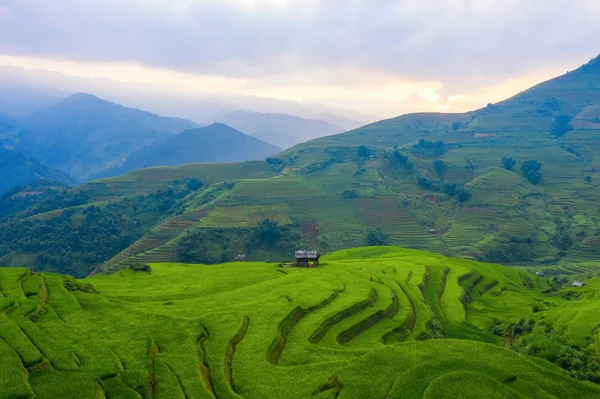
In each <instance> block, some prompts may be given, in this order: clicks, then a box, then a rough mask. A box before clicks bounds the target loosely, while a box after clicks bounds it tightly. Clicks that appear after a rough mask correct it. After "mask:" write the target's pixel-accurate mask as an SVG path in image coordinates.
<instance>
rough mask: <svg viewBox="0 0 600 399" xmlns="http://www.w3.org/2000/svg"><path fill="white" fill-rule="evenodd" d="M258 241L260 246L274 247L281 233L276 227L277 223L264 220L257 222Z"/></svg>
mask: <svg viewBox="0 0 600 399" xmlns="http://www.w3.org/2000/svg"><path fill="white" fill-rule="evenodd" d="M257 232H258V240H259V241H260V242H261V243H262V244H267V245H274V244H276V243H277V241H279V238H280V237H281V233H280V232H279V228H278V226H277V222H274V221H272V220H269V219H265V220H263V221H262V222H258V231H257Z"/></svg>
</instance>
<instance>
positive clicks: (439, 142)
mask: <svg viewBox="0 0 600 399" xmlns="http://www.w3.org/2000/svg"><path fill="white" fill-rule="evenodd" d="M599 110H600V81H598V79H596V75H595V73H587V72H585V73H580V71H573V72H570V73H569V74H567V75H563V76H560V77H558V78H555V79H552V80H550V81H547V82H544V83H541V84H539V85H536V86H535V87H533V88H531V89H529V90H526V91H524V92H522V93H520V94H518V95H516V96H513V97H512V98H510V99H507V100H505V101H503V102H499V103H496V104H489V105H488V106H486V107H484V108H482V109H479V110H476V111H471V112H469V113H464V114H443V113H420V114H408V115H403V116H399V117H396V118H391V119H388V120H383V121H380V122H377V123H374V124H370V125H367V126H364V127H361V128H359V129H355V130H353V131H349V132H346V133H343V134H339V135H333V136H328V137H323V138H319V139H315V140H312V141H309V142H307V143H303V144H300V145H297V146H295V147H293V148H291V149H288V150H286V151H284V152H282V153H280V154H278V155H276V156H271V157H270V158H269V159H267V160H266V161H257V162H249V163H237V164H196V165H186V166H181V167H169V168H152V169H144V170H138V171H135V172H132V173H129V174H126V175H123V176H119V177H117V178H113V179H106V180H98V181H94V182H92V183H89V184H87V185H83V186H81V187H79V188H77V189H75V190H72V191H71V192H70V193H69V194H68V195H69V196H72V197H74V198H78V197H79V196H85V198H87V200H86V201H85V203H83V204H81V205H79V207H78V208H74V209H73V211H74V214H73V215H72V217H74V218H81V217H82V216H81V215H83V212H84V211H85V209H87V208H88V207H93V206H95V205H94V204H95V203H101V202H103V201H109V202H110V203H113V204H115V206H117V204H119V205H118V206H126V200H127V198H134V197H136V196H139V195H143V196H147V197H148V198H149V201H150V200H151V202H152V201H156V198H163V197H164V196H165V195H166V194H165V193H166V192H172V193H173V194H170V195H172V196H173V197H172V198H171V199H170V200H169V202H168V204H162V205H160V209H162V210H160V211H157V213H156V214H155V215H156V219H154V220H155V221H152V222H148V221H147V220H143V219H141V216H138V217H140V219H139V223H140V226H143V228H140V230H139V231H138V234H139V235H138V236H136V237H133V239H134V241H133V242H132V243H131V244H130V245H129V246H125V247H123V246H121V245H119V246H114V247H110V248H108V247H107V248H108V249H107V250H106V251H105V252H103V254H104V255H103V256H108V257H105V258H104V262H105V263H104V264H103V265H98V264H96V265H93V266H94V267H98V268H97V270H98V271H101V272H102V271H104V272H112V271H115V270H120V269H122V268H124V267H127V265H128V264H130V263H132V262H152V261H161V262H164V261H173V260H181V256H184V254H186V253H193V254H194V256H195V258H193V259H190V261H194V262H198V263H214V262H216V261H219V262H220V261H223V260H227V259H232V258H234V257H235V255H237V254H236V252H237V253H245V254H246V255H247V257H248V259H249V260H277V259H281V258H285V257H289V256H291V251H292V249H293V248H296V249H297V248H312V249H318V250H321V251H324V252H329V251H333V250H337V249H341V248H348V247H352V246H361V245H365V244H368V243H373V242H376V243H386V244H390V245H396V246H403V247H409V248H415V249H423V250H428V251H432V252H437V253H441V254H445V255H450V256H455V257H463V258H467V259H479V260H485V261H491V262H499V263H504V264H516V265H522V264H533V265H540V266H544V265H548V266H551V267H556V268H561V267H563V266H562V265H564V264H568V263H569V262H581V261H587V260H590V259H594V258H595V257H596V258H597V256H598V255H600V254H599V253H598V250H597V248H598V247H599V246H598V244H600V236H599V233H600V194H599V193H600V190H599V183H600V175H598V174H597V173H598V172H597V171H598V170H600V164H599V162H600V160H598V159H597V154H598V153H599V152H600V128H599V126H598V125H597V124H596V122H595V121H596V119H595V118H597V117H599V116H600V114H599V113H598V112H599ZM565 118H566V119H565ZM503 158H507V160H508V161H507V163H504V160H503ZM509 158H510V159H512V162H510V159H509ZM528 168H534V169H528ZM185 179H198V180H200V181H201V182H202V183H203V184H202V186H201V187H199V186H198V185H195V189H194V190H192V191H185V190H187V189H184V188H182V186H181V184H183V183H182V182H183V181H185ZM192 186H194V185H192ZM178 190H183V191H178ZM178 192H180V193H181V194H180V195H181V196H179V194H177V193H178ZM167 198H168V197H167ZM161 201H162V200H161ZM152 203H153V204H154V202H152ZM153 206H154V205H153ZM40 209H41V208H40ZM43 209H44V210H45V211H47V210H48V209H52V208H51V207H50V208H48V207H45V208H43ZM55 209H56V211H52V212H57V213H58V212H63V210H64V209H68V208H64V207H62V205H58V207H57V208H55ZM157 209H158V208H157ZM36 212H37V211H36V210H35V209H32V210H31V211H30V215H32V216H33V215H35V214H36ZM265 219H268V220H269V223H271V222H274V223H276V226H277V228H276V229H279V230H277V231H278V233H273V234H274V237H279V240H281V242H279V243H278V242H277V240H275V242H274V243H273V246H272V248H271V251H270V252H269V251H265V250H264V249H258V248H256V247H255V246H254V243H255V239H256V237H257V235H258V236H260V234H261V233H260V232H261V231H262V230H261V229H265V228H266V227H268V226H272V225H271V224H269V223H268V224H266V225H264V224H261V223H263V222H264V221H265ZM29 220H30V219H29ZM259 222H260V223H259ZM18 223H25V220H22V221H21V222H18ZM18 223H17V224H16V225H15V226H13V227H8V226H0V230H2V229H6V231H12V230H10V229H15V228H18V226H19V224H18ZM44 223H46V222H43V223H42V224H44ZM47 223H50V221H49V222H47ZM90 223H91V221H90ZM175 227H176V228H175ZM269 228H270V227H269ZM119 232H120V231H119ZM142 232H143V233H142ZM120 233H123V234H125V232H124V230H123V231H122V232H120ZM6 234H7V235H8V236H10V233H6ZM205 243H211V246H210V248H209V247H205V246H204V245H205ZM121 244H123V243H122V242H121ZM123 245H124V244H123ZM193 248H196V249H197V248H204V249H203V251H196V250H195V251H192V252H190V249H193ZM18 251H20V249H18V250H17V251H16V252H18ZM186 251H187V252H186ZM5 259H8V258H5ZM111 259H112V260H111ZM9 264H12V263H10V262H9ZM91 266H92V265H89V266H86V268H85V271H89V270H90V267H91Z"/></svg>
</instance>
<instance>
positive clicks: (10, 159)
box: [0, 145, 75, 194]
mask: <svg viewBox="0 0 600 399" xmlns="http://www.w3.org/2000/svg"><path fill="white" fill-rule="evenodd" d="M39 179H47V180H53V181H57V182H60V183H65V184H69V185H74V184H75V181H74V180H73V179H72V178H71V177H69V176H67V175H66V174H64V173H62V172H59V171H57V170H54V169H50V168H47V167H46V166H44V165H41V164H40V163H39V162H37V161H35V160H33V159H31V158H29V157H27V156H25V155H23V154H21V153H19V152H16V151H15V150H14V149H12V148H11V147H10V146H8V145H3V146H2V145H0V194H2V193H4V192H5V191H7V190H9V189H11V188H13V187H15V186H25V185H28V184H30V183H32V182H33V181H35V180H39Z"/></svg>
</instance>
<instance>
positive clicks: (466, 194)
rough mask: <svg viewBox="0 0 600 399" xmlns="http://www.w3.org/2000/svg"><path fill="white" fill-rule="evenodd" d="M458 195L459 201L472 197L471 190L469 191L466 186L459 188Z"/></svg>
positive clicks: (465, 200)
mask: <svg viewBox="0 0 600 399" xmlns="http://www.w3.org/2000/svg"><path fill="white" fill-rule="evenodd" d="M456 195H457V197H458V201H459V202H467V201H468V200H470V199H471V191H469V190H468V189H466V188H465V187H459V188H457V189H456Z"/></svg>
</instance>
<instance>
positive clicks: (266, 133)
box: [223, 111, 345, 148]
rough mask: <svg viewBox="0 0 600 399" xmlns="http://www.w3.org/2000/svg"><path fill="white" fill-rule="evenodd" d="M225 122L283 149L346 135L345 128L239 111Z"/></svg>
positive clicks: (275, 115)
mask: <svg viewBox="0 0 600 399" xmlns="http://www.w3.org/2000/svg"><path fill="white" fill-rule="evenodd" d="M223 122H224V123H226V124H227V125H229V126H231V127H233V128H235V129H238V130H241V131H243V132H245V133H247V134H250V135H252V136H254V137H257V138H259V139H261V140H264V141H266V142H269V143H272V144H274V145H276V146H278V147H282V148H289V147H292V146H294V145H296V144H299V143H302V142H304V141H308V140H312V139H315V138H318V137H323V136H329V135H331V134H337V133H342V132H344V131H345V129H344V128H341V127H339V126H337V125H334V124H332V123H329V122H325V121H322V120H311V119H303V118H299V117H297V116H293V115H287V114H270V113H261V112H246V111H235V112H232V113H231V114H229V115H227V116H226V117H224V118H223Z"/></svg>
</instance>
